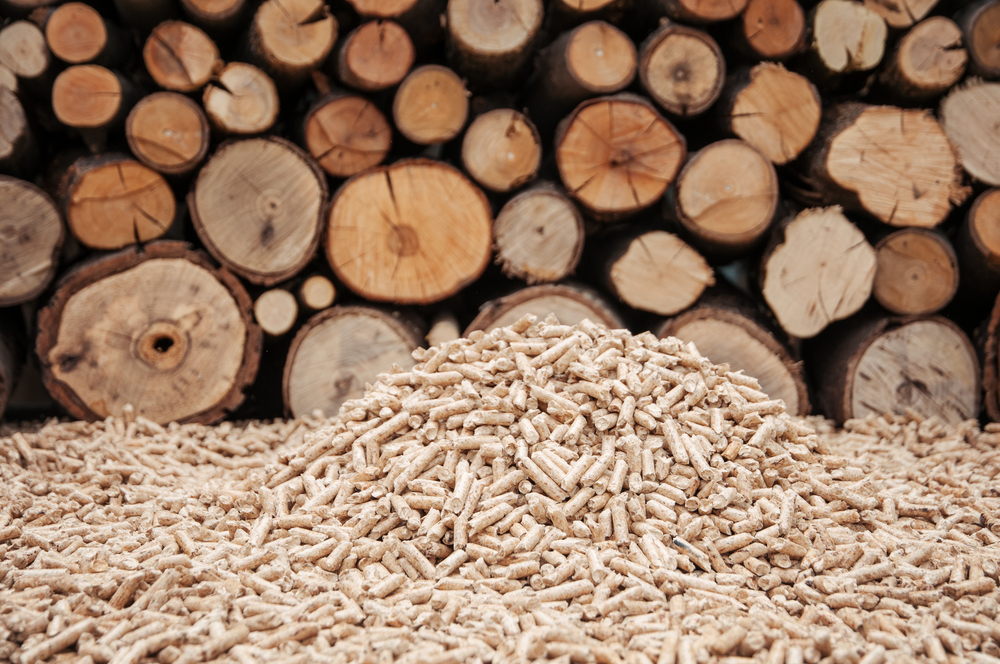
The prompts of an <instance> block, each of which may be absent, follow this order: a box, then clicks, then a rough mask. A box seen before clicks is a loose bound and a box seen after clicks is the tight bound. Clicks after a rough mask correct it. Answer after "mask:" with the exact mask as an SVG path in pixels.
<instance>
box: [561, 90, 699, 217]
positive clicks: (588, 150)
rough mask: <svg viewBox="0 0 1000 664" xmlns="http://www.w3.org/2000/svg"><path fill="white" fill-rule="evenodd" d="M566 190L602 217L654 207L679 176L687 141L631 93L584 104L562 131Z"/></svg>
mask: <svg viewBox="0 0 1000 664" xmlns="http://www.w3.org/2000/svg"><path fill="white" fill-rule="evenodd" d="M555 145H556V155H555V157H556V164H557V165H558V167H559V175H560V177H561V178H562V182H563V185H564V186H565V187H566V189H567V191H568V192H569V194H570V195H571V196H573V197H574V198H575V199H577V200H578V201H580V203H581V204H583V206H584V207H585V208H587V210H588V211H589V212H590V213H591V214H593V215H595V216H597V217H598V218H614V217H620V216H624V215H628V214H631V213H634V212H638V211H639V210H641V209H643V208H646V207H649V206H650V205H652V204H653V203H654V202H656V200H657V199H659V198H660V197H661V196H662V195H663V192H665V191H666V190H667V187H668V186H669V185H670V183H671V182H672V181H673V179H674V178H675V177H676V176H677V172H678V171H679V170H680V167H681V164H682V163H683V162H684V157H685V156H686V154H687V147H686V144H685V141H684V137H683V136H682V135H681V134H680V133H679V132H678V131H677V130H676V129H674V127H673V125H671V124H670V123H669V122H667V121H666V120H665V119H664V118H663V117H662V116H661V115H660V114H659V113H657V111H656V109H655V108H654V107H653V105H652V104H650V103H649V102H648V101H646V100H645V99H643V98H641V97H637V96H635V95H629V94H619V95H615V96H612V97H598V98H596V99H591V100H588V101H585V102H583V103H582V104H580V105H579V106H577V107H576V110H574V111H573V113H571V114H570V115H569V116H567V117H566V119H564V120H563V121H562V122H561V123H560V125H559V128H558V129H557V130H556V141H555Z"/></svg>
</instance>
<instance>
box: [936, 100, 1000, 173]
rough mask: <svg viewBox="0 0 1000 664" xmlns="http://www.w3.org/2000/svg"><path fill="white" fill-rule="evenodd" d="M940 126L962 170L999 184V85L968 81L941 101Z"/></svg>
mask: <svg viewBox="0 0 1000 664" xmlns="http://www.w3.org/2000/svg"><path fill="white" fill-rule="evenodd" d="M939 116H940V118H941V126H942V127H943V128H944V132H945V134H947V136H948V139H949V140H950V141H951V143H952V145H954V146H955V149H956V151H957V152H958V156H959V157H960V159H961V163H962V168H964V169H965V172H966V173H968V174H969V175H971V176H972V177H974V178H975V179H977V180H979V181H980V182H983V183H985V184H988V185H990V186H993V187H996V186H998V185H1000V132H998V131H997V129H996V128H997V126H998V123H1000V83H983V82H980V81H971V82H970V83H969V84H968V85H964V86H962V87H960V88H955V89H953V90H952V91H951V93H950V94H949V95H948V96H947V97H945V98H944V100H942V102H941V109H940V111H939Z"/></svg>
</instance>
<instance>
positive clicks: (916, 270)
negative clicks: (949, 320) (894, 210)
mask: <svg viewBox="0 0 1000 664" xmlns="http://www.w3.org/2000/svg"><path fill="white" fill-rule="evenodd" d="M875 262H876V269H875V282H874V284H873V285H872V295H874V296H875V299H876V300H877V301H878V303H879V304H881V305H882V306H883V307H885V308H886V309H887V310H888V311H890V312H892V313H894V314H898V315H901V316H908V315H923V314H932V313H934V312H936V311H940V310H941V309H943V308H944V307H945V305H947V304H948V303H949V302H951V299H952V298H953V297H955V292H956V291H957V290H958V259H957V258H956V257H955V250H954V249H952V247H951V243H950V242H948V238H946V237H945V236H944V235H941V234H940V233H938V232H936V231H932V230H928V229H926V228H904V229H901V230H898V231H895V232H894V233H890V234H889V235H887V236H885V237H884V238H882V239H881V240H880V241H879V243H878V244H877V245H875Z"/></svg>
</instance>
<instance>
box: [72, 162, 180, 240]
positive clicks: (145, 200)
mask: <svg viewBox="0 0 1000 664" xmlns="http://www.w3.org/2000/svg"><path fill="white" fill-rule="evenodd" d="M59 198H60V200H61V201H62V204H63V209H64V214H65V215H66V225H67V226H68V227H69V230H70V232H71V233H72V234H73V237H75V238H76V239H77V241H79V242H80V243H81V244H83V245H85V246H87V247H90V248H92V249H120V248H122V247H125V246H127V245H130V244H133V243H139V242H149V241H151V240H155V239H157V238H159V237H162V236H163V234H164V233H166V232H167V230H168V229H169V228H170V226H171V225H172V224H173V223H174V219H175V217H176V216H177V202H176V200H175V199H174V193H173V191H172V190H171V189H170V185H169V184H167V181H166V180H164V179H163V176H162V175H160V174H159V173H157V172H156V171H154V170H152V169H151V168H148V167H147V166H144V165H142V164H140V163H139V162H137V161H135V160H134V159H130V158H129V157H126V156H125V155H121V154H106V155H98V156H95V157H81V158H80V159H77V160H76V161H74V162H73V164H72V165H71V166H70V167H69V169H68V170H67V171H66V173H65V174H64V175H63V177H62V178H61V180H60V184H59Z"/></svg>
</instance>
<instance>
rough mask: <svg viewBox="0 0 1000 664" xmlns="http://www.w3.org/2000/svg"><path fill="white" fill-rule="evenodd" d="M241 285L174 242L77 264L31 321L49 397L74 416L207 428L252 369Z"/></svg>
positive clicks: (253, 346)
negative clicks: (128, 411)
mask: <svg viewBox="0 0 1000 664" xmlns="http://www.w3.org/2000/svg"><path fill="white" fill-rule="evenodd" d="M250 307H251V302H250V298H249V297H248V296H247V294H246V291H245V290H244V289H243V287H242V286H241V285H240V283H239V281H238V280H237V279H236V278H235V277H233V276H232V275H231V274H229V273H228V272H226V271H225V270H217V269H215V268H214V267H213V266H212V265H211V263H210V262H209V261H208V260H207V257H205V256H204V255H202V254H200V253H197V252H194V251H192V250H191V249H190V248H189V246H188V245H186V244H184V243H180V242H159V243H153V244H149V245H146V247H144V248H143V250H142V251H140V250H138V249H135V248H132V249H126V250H124V251H121V252H118V253H115V254H111V255H109V256H105V257H103V258H101V259H100V260H97V261H94V262H91V263H87V264H83V265H81V266H79V267H77V268H76V269H74V270H73V271H72V272H70V273H69V274H67V275H66V276H65V277H64V278H63V279H62V281H61V282H60V283H59V286H58V289H57V290H56V293H55V295H54V296H53V298H52V301H51V302H50V303H49V304H48V305H47V306H46V307H45V308H44V309H42V310H41V311H40V312H39V314H38V329H39V333H38V338H37V345H36V349H37V352H38V357H39V359H40V360H41V363H42V370H43V377H44V380H45V384H46V387H47V388H48V390H49V392H50V394H52V396H53V397H54V398H55V399H56V400H57V401H58V402H59V403H60V404H61V405H62V406H63V407H64V408H65V409H66V410H67V411H68V412H69V413H70V414H71V415H72V416H73V417H76V418H80V419H87V420H96V419H102V418H105V417H107V416H109V415H114V416H116V417H120V416H121V415H122V414H123V413H124V408H125V406H126V405H127V404H131V405H132V406H133V408H134V409H135V413H136V414H137V415H142V416H144V417H147V418H149V419H150V420H152V421H154V422H159V423H161V424H166V423H167V422H170V421H175V420H176V421H178V422H202V423H210V422H215V421H218V420H220V419H222V417H224V416H225V414H226V413H227V412H229V411H231V410H233V409H234V408H236V406H238V405H239V404H240V403H241V402H242V401H243V390H244V388H246V387H247V386H248V385H249V384H250V383H251V382H252V381H253V378H254V376H255V375H256V372H257V365H258V362H259V359H260V352H261V332H260V328H258V327H257V325H256V324H255V323H254V322H253V320H252V319H251V314H250Z"/></svg>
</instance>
